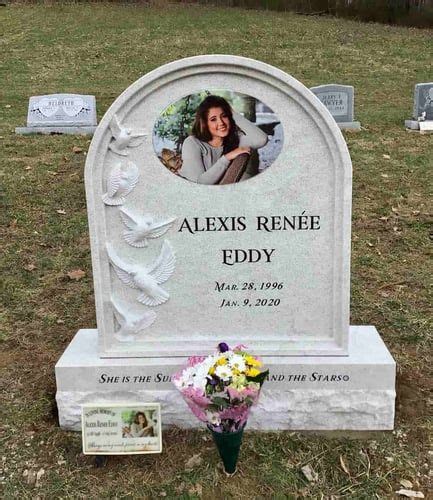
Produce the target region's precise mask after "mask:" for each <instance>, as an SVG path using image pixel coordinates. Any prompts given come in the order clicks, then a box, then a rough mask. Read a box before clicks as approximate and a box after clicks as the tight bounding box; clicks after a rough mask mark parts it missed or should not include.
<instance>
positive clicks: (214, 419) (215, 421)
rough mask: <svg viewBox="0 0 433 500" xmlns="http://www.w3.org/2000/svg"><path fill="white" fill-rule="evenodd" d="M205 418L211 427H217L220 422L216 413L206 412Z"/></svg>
mask: <svg viewBox="0 0 433 500" xmlns="http://www.w3.org/2000/svg"><path fill="white" fill-rule="evenodd" d="M206 417H207V419H208V422H209V423H210V424H212V425H219V424H220V423H221V420H220V418H219V416H218V414H217V413H213V412H210V411H207V412H206Z"/></svg>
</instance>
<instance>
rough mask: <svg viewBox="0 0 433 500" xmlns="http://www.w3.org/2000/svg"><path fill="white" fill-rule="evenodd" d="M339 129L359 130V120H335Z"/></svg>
mask: <svg viewBox="0 0 433 500" xmlns="http://www.w3.org/2000/svg"><path fill="white" fill-rule="evenodd" d="M337 125H338V126H339V127H340V129H341V130H356V131H359V130H361V123H360V122H337Z"/></svg>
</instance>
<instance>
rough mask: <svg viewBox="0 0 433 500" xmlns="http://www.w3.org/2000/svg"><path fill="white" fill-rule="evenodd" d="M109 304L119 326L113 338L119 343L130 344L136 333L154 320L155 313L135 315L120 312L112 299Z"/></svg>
mask: <svg viewBox="0 0 433 500" xmlns="http://www.w3.org/2000/svg"><path fill="white" fill-rule="evenodd" d="M111 303H112V305H113V312H114V316H115V317H116V320H117V322H118V323H119V326H120V328H119V330H117V332H116V333H115V337H116V339H117V340H119V341H120V342H131V341H132V340H134V339H135V337H136V336H137V334H138V333H140V332H141V331H142V330H144V329H145V328H148V327H149V326H150V325H151V324H152V323H153V322H154V321H155V319H156V313H155V311H147V312H145V313H143V314H135V313H132V312H131V311H125V310H122V309H121V307H120V305H119V304H118V303H117V302H116V301H115V300H114V299H112V300H111Z"/></svg>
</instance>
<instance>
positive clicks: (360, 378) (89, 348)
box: [55, 326, 395, 431]
mask: <svg viewBox="0 0 433 500" xmlns="http://www.w3.org/2000/svg"><path fill="white" fill-rule="evenodd" d="M349 349H350V350H349V356H314V357H313V356H310V357H306V356H293V357H284V358H282V357H266V358H264V361H265V363H266V366H267V367H268V368H269V370H270V374H269V380H268V381H266V382H265V385H264V388H263V391H262V395H261V397H260V401H259V404H258V405H257V406H256V407H255V408H254V409H253V411H252V414H251V417H250V419H249V421H248V428H249V429H260V430H266V431H270V430H359V431H361V430H390V429H393V426H394V406H395V362H394V360H393V358H392V356H391V354H390V353H389V351H388V349H387V348H386V346H385V344H384V343H383V342H382V340H381V338H380V336H379V334H378V332H377V330H376V328H375V327H373V326H351V327H350V333H349ZM184 363H185V358H128V359H125V358H122V359H121V358H104V359H102V358H99V356H98V353H97V330H79V331H78V333H77V334H76V336H75V337H74V339H73V340H72V342H71V343H70V344H69V346H68V347H67V348H66V350H65V352H64V353H63V355H62V357H61V358H60V360H59V361H58V363H57V364H56V367H55V372H56V382H57V394H56V400H57V406H58V410H59V421H60V426H61V427H62V428H63V429H67V430H76V431H79V430H81V421H80V419H81V405H82V404H85V403H102V402H104V403H121V402H125V403H126V402H128V403H138V402H160V403H161V413H162V422H163V425H164V426H165V427H167V426H172V425H176V426H178V427H181V428H192V427H200V426H201V424H200V423H199V422H198V421H197V420H196V419H195V418H194V417H193V416H192V414H191V412H190V410H189V409H188V407H187V406H186V404H185V402H184V401H183V399H182V397H181V396H180V394H179V393H178V391H177V390H175V389H174V386H173V384H172V383H171V382H170V376H171V375H172V374H173V373H175V372H176V371H178V370H179V368H180V367H181V366H183V365H184Z"/></svg>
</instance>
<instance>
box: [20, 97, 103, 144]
mask: <svg viewBox="0 0 433 500" xmlns="http://www.w3.org/2000/svg"><path fill="white" fill-rule="evenodd" d="M96 125H97V121H96V99H95V96H93V95H79V94H50V95H40V96H32V97H30V99H29V107H28V112H27V126H26V127H17V128H16V129H15V133H17V134H20V135H30V134H74V135H93V133H94V132H95V130H96Z"/></svg>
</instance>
